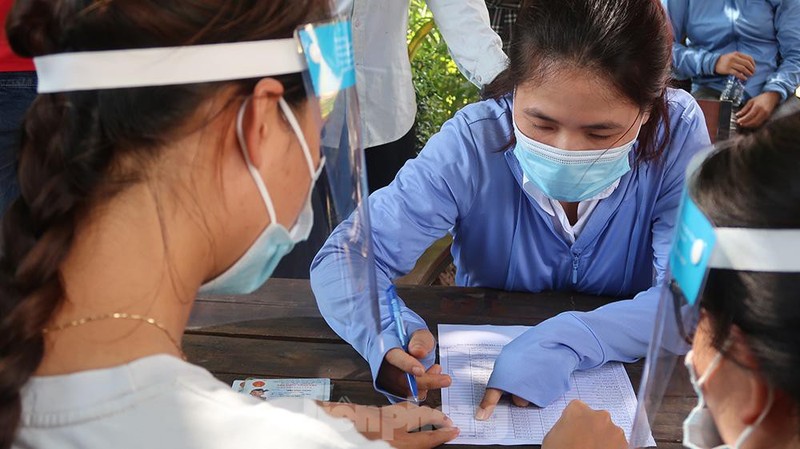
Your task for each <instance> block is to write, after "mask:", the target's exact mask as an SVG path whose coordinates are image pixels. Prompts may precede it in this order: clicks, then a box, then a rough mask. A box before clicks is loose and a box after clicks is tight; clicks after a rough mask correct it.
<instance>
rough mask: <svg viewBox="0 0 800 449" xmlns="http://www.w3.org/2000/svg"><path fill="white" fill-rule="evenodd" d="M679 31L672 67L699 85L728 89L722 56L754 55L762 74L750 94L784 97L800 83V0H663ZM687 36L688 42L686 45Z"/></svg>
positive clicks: (748, 85) (749, 88)
mask: <svg viewBox="0 0 800 449" xmlns="http://www.w3.org/2000/svg"><path fill="white" fill-rule="evenodd" d="M661 3H662V4H663V5H664V7H665V8H666V10H667V14H668V15H669V18H670V20H671V21H672V27H673V31H674V34H675V43H674V44H673V55H672V65H673V69H674V72H675V75H676V76H677V77H678V78H680V79H689V78H690V79H691V80H692V85H693V89H695V90H696V89H699V88H700V87H708V88H712V89H716V90H718V91H722V90H723V89H724V88H725V81H726V79H727V76H726V75H723V76H720V75H717V74H716V73H715V72H714V67H715V66H716V64H717V61H718V60H719V58H720V56H722V55H724V54H727V53H731V52H734V51H738V52H741V53H745V54H748V55H750V56H752V57H753V59H754V60H755V62H756V72H755V74H754V75H753V76H752V77H750V78H749V79H748V80H747V82H746V84H745V94H746V95H745V96H746V98H752V97H755V96H757V95H760V94H762V93H764V92H777V93H779V94H780V95H781V99H782V100H786V99H787V98H788V97H790V96H791V95H794V91H795V89H797V86H798V85H800V0H661ZM684 38H686V44H685V45H684V44H683V43H682V41H683V39H684Z"/></svg>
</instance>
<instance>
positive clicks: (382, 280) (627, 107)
mask: <svg viewBox="0 0 800 449" xmlns="http://www.w3.org/2000/svg"><path fill="white" fill-rule="evenodd" d="M510 48H511V55H510V56H511V63H510V65H509V68H508V69H507V70H506V71H505V72H503V73H502V74H501V75H500V76H498V78H497V79H496V80H495V82H494V83H492V84H491V85H489V87H488V89H487V92H486V93H487V94H488V95H489V96H490V98H491V99H489V100H485V101H482V102H478V103H475V104H472V105H469V106H467V107H465V108H464V109H462V110H461V111H459V112H458V113H457V114H456V116H455V117H454V118H453V119H451V120H449V121H448V122H447V123H445V124H444V126H443V127H442V129H441V131H440V132H439V133H438V134H436V135H435V136H433V137H432V138H431V139H430V141H429V142H428V144H427V145H426V146H425V148H424V149H423V150H422V152H421V153H420V155H419V156H418V157H417V158H416V159H414V160H412V161H409V162H408V163H407V164H406V165H405V167H403V169H402V170H400V173H398V175H397V178H396V179H395V180H394V181H393V182H392V184H391V185H389V186H388V187H387V188H385V189H382V190H379V191H377V192H374V193H372V195H371V196H370V198H369V206H370V214H371V220H372V228H371V229H372V241H373V244H374V248H375V261H374V263H375V265H376V269H377V275H378V279H377V281H378V292H379V293H381V294H383V292H386V291H387V289H388V288H389V287H390V286H391V285H392V281H393V280H394V279H396V278H398V277H400V276H403V275H405V274H406V273H408V272H409V271H411V269H412V268H413V267H414V264H415V263H416V261H417V259H418V258H419V256H420V255H421V254H422V253H423V252H424V251H425V250H426V249H427V248H428V247H429V246H430V244H431V243H432V242H434V241H436V240H437V239H439V238H441V237H442V236H444V235H446V234H448V233H450V234H452V236H453V247H452V253H453V259H454V263H455V265H456V267H457V273H456V282H457V284H458V285H461V286H470V287H485V288H494V289H502V290H508V291H526V292H541V291H549V290H566V291H578V292H582V293H587V294H592V295H602V296H612V297H616V298H624V299H625V300H624V301H619V302H615V303H612V304H609V305H607V306H606V307H603V308H601V309H598V310H596V311H593V312H589V313H573V312H571V313H565V314H562V315H559V316H557V317H554V318H553V319H551V320H548V321H545V322H544V323H542V324H539V325H538V326H536V327H534V328H532V329H530V330H529V331H527V332H526V333H524V334H522V335H521V336H520V337H518V338H517V339H515V340H514V341H512V342H511V343H510V344H509V345H507V346H506V347H505V348H504V349H503V351H502V353H501V354H500V356H499V358H498V359H497V361H496V363H495V365H494V372H493V373H492V376H491V379H490V380H489V385H488V386H489V389H488V390H487V394H486V397H485V398H484V401H483V402H482V404H481V410H479V411H478V414H477V416H478V417H479V418H480V419H486V418H488V417H489V415H491V413H492V410H493V409H494V406H495V405H496V404H497V402H498V401H499V399H500V397H501V395H502V394H503V392H507V393H511V394H513V395H514V396H515V399H514V401H515V403H517V404H520V405H526V404H528V403H529V402H533V403H535V404H536V405H539V406H547V405H549V404H550V403H551V402H552V401H553V400H555V399H556V398H557V397H559V396H560V395H561V394H563V393H565V392H566V391H567V389H568V386H569V379H570V376H571V374H572V373H573V371H575V370H586V369H591V368H594V367H597V366H600V365H602V364H604V363H606V362H609V361H633V360H636V359H637V358H639V357H642V356H643V354H644V352H645V350H646V349H647V343H648V341H649V338H650V332H649V329H650V328H651V326H652V322H653V319H654V312H655V307H656V304H657V299H658V292H659V287H658V286H659V284H660V283H661V282H662V281H663V277H664V266H665V263H666V256H667V255H668V253H669V248H670V245H671V242H672V237H673V224H674V219H675V215H676V212H677V208H678V204H679V202H680V195H681V190H682V187H683V178H684V172H685V167H686V164H687V163H688V161H689V160H690V159H691V158H692V156H693V155H694V154H696V153H697V152H699V151H700V150H701V149H703V148H704V147H706V146H708V145H709V144H710V141H709V135H708V130H707V128H706V125H705V120H704V118H703V114H702V111H701V110H700V108H699V107H698V105H697V103H696V102H695V100H694V98H692V96H691V95H689V94H688V93H686V92H684V91H681V90H673V89H669V88H668V87H667V86H668V82H669V79H670V76H669V75H670V62H671V60H670V55H671V51H672V36H671V35H670V32H669V25H668V21H667V18H666V15H665V13H664V10H663V9H662V8H661V4H660V3H659V1H658V0H564V1H559V2H554V1H549V0H537V1H527V2H525V6H524V7H523V8H522V10H521V11H520V15H519V18H518V20H517V25H516V29H515V31H514V41H513V42H512V44H511V47H510ZM348 238H349V236H348V234H347V230H346V228H341V229H337V230H336V231H334V233H333V234H332V235H331V237H330V239H329V240H328V242H327V243H326V245H325V246H324V247H323V248H322V250H321V251H320V253H319V254H318V255H317V258H316V259H315V261H314V265H312V270H311V286H312V288H313V290H314V294H315V295H316V298H317V303H318V305H319V307H320V310H321V311H322V315H323V316H324V317H325V319H326V321H327V322H328V324H329V325H330V326H331V327H332V328H333V329H334V330H335V331H336V332H337V333H338V335H340V336H341V337H342V338H343V339H344V340H346V341H348V342H349V343H350V344H351V345H353V346H354V347H355V349H356V350H357V351H359V353H360V354H361V355H362V356H363V357H364V358H365V359H366V360H367V361H368V363H369V365H370V367H371V370H372V374H373V378H374V380H375V386H376V388H378V389H379V390H380V391H382V392H384V393H386V394H388V395H390V397H391V398H393V399H396V398H398V397H399V398H405V397H407V393H408V391H407V390H408V387H407V383H406V380H405V379H406V373H413V374H415V375H416V376H417V378H418V382H419V385H420V389H422V390H423V391H424V390H428V389H431V388H441V387H446V386H448V385H449V384H450V378H449V377H448V376H447V375H443V374H442V373H441V367H440V366H434V364H433V361H434V358H435V350H434V349H435V341H434V337H433V334H432V333H431V332H430V331H429V330H428V327H427V325H426V323H425V321H424V320H423V318H422V317H420V316H419V315H417V314H416V313H415V312H414V311H413V310H411V309H410V308H408V307H405V306H402V314H403V321H404V323H405V325H406V327H407V329H406V331H407V332H406V334H407V335H411V336H412V337H411V342H410V343H409V345H408V347H409V350H410V354H408V353H406V352H405V351H404V350H403V349H402V348H401V346H402V345H401V343H402V342H400V341H399V338H398V337H397V336H396V334H395V331H394V329H393V328H392V327H391V326H388V324H387V323H392V320H391V318H390V316H389V313H388V310H383V312H384V317H383V318H384V319H383V321H382V323H383V330H382V331H381V332H380V334H379V335H374V333H375V331H374V330H373V329H372V328H369V327H367V326H368V324H369V323H370V321H369V320H368V317H369V313H370V310H371V309H369V308H368V306H369V304H370V302H369V298H363V301H361V303H363V305H362V306H361V307H362V308H361V309H357V310H353V309H352V307H349V305H351V298H350V297H349V296H348V295H347V294H346V293H344V292H343V289H342V286H341V285H339V284H338V283H339V280H337V275H336V273H338V272H339V271H340V270H341V268H342V266H343V265H342V260H341V254H340V253H339V252H338V250H337V247H338V246H339V243H338V242H339V241H340V240H342V239H348ZM382 296H383V295H382ZM384 309H386V308H384ZM521 324H528V323H521ZM426 370H427V372H426ZM423 396H424V395H423Z"/></svg>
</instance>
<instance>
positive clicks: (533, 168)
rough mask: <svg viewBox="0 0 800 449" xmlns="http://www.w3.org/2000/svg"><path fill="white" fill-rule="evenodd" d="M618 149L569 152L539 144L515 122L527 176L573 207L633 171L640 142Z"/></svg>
mask: <svg viewBox="0 0 800 449" xmlns="http://www.w3.org/2000/svg"><path fill="white" fill-rule="evenodd" d="M643 120H644V117H642V120H640V121H639V131H637V132H636V137H635V138H634V139H633V140H631V141H630V142H628V143H626V144H625V145H622V146H620V147H617V148H611V149H608V150H592V151H568V150H562V149H559V148H556V147H552V146H550V145H546V144H543V143H541V142H537V141H535V140H533V139H531V138H530V137H528V136H526V135H525V134H523V133H522V131H520V130H519V127H518V126H517V123H516V121H515V122H514V135H515V136H516V138H517V144H516V147H515V148H514V156H516V157H517V160H518V161H519V164H520V166H521V167H522V172H523V173H525V176H526V177H527V178H528V179H529V180H530V181H531V182H533V183H534V184H536V186H537V187H538V188H539V189H540V190H541V191H542V192H543V193H544V194H545V195H546V196H547V197H548V198H551V199H554V200H557V201H567V202H570V203H575V202H580V201H586V200H589V199H592V198H594V197H595V196H597V195H599V194H600V193H602V192H603V191H604V190H606V189H607V188H609V187H610V186H611V185H612V184H614V182H616V181H617V180H618V179H620V178H621V177H622V176H624V175H625V174H626V173H628V172H629V171H630V170H631V166H630V162H629V160H628V159H629V156H628V155H629V153H630V152H631V149H632V148H633V145H634V144H635V143H636V139H638V138H639V132H641V130H642V122H643Z"/></svg>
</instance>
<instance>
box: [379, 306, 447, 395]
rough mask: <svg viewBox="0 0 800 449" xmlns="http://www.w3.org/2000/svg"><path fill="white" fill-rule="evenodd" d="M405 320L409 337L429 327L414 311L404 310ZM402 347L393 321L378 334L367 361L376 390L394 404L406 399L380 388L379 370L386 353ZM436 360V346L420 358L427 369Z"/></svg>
mask: <svg viewBox="0 0 800 449" xmlns="http://www.w3.org/2000/svg"><path fill="white" fill-rule="evenodd" d="M403 321H404V322H405V325H406V335H408V336H409V338H410V337H411V336H412V335H413V334H414V332H417V331H419V330H427V329H428V325H427V324H425V321H423V320H422V318H420V317H419V316H418V315H416V314H414V313H409V312H406V311H404V312H403ZM402 347H403V344H402V342H401V341H400V339H399V338H398V337H397V331H396V330H395V328H394V323H392V325H391V326H389V328H388V329H385V330H384V331H383V332H381V333H380V335H378V337H377V339H376V340H375V342H374V343H373V344H372V346H371V347H370V349H369V352H368V354H367V362H368V363H369V367H370V371H371V372H372V385H373V387H375V391H377V392H378V393H381V394H383V395H384V396H386V398H387V399H388V400H389V402H391V403H392V404H396V403H398V402H403V401H405V400H406V399H405V398H401V397H399V396H395V395H393V394H392V393H389V392H388V391H386V390H384V389H382V388H380V387H379V386H378V371H380V369H381V365H382V364H383V359H384V358H385V357H386V353H387V352H389V351H391V350H392V349H395V348H401V349H402ZM435 361H436V348H434V349H433V350H432V351H431V352H430V353H429V354H428V355H427V356H425V358H424V359H422V360H420V362H422V365H423V366H425V369H426V370H427V369H429V368H430V367H431V366H433V364H434V362H435Z"/></svg>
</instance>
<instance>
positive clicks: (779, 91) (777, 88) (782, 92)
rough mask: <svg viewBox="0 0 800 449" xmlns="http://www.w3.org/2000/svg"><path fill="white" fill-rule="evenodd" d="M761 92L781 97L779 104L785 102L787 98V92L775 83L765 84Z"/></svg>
mask: <svg viewBox="0 0 800 449" xmlns="http://www.w3.org/2000/svg"><path fill="white" fill-rule="evenodd" d="M762 92H764V93H766V92H775V93H776V94H778V95H780V96H781V103H783V102H784V101H786V99H787V98H789V92H786V89H784V88H783V87H781V86H780V85H778V84H775V83H767V84H765V85H764V88H763V89H762Z"/></svg>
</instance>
